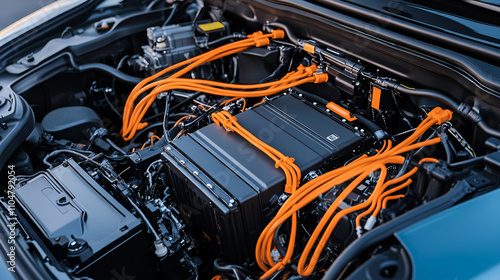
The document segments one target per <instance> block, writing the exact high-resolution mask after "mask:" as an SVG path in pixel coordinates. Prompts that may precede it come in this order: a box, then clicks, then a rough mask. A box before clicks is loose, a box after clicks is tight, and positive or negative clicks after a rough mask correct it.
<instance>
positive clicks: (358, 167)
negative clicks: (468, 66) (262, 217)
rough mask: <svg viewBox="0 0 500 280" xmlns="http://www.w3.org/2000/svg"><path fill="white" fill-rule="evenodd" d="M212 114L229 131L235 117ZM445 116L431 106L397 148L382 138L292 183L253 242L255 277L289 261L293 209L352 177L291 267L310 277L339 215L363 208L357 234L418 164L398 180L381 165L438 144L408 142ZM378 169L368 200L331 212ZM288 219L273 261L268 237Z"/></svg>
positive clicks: (294, 231) (445, 112) (399, 161)
mask: <svg viewBox="0 0 500 280" xmlns="http://www.w3.org/2000/svg"><path fill="white" fill-rule="evenodd" d="M222 115H224V116H225V119H222ZM219 116H220V118H219ZM213 117H215V118H217V119H218V121H219V124H222V125H223V126H224V127H226V128H229V129H230V130H231V131H233V130H232V129H233V126H234V127H235V126H236V120H235V119H234V117H230V115H229V116H228V114H225V113H219V114H217V115H215V116H213ZM451 117H452V112H451V111H449V110H443V109H442V108H439V107H436V108H434V109H433V110H432V111H431V112H430V113H429V114H428V116H427V118H426V119H425V120H424V121H423V122H422V123H421V124H420V125H419V126H418V127H417V129H416V130H415V132H414V133H413V134H412V135H410V136H409V137H408V138H406V139H405V140H404V141H403V142H401V143H400V144H398V145H397V146H395V147H392V143H391V142H390V141H387V142H385V144H384V147H383V148H382V149H381V150H380V151H379V152H378V153H377V154H376V155H374V156H367V155H364V156H362V157H361V158H359V159H357V160H355V161H353V162H351V163H350V164H348V165H346V166H344V167H341V168H338V169H335V170H332V171H330V172H328V173H325V174H323V175H321V176H319V177H317V178H315V179H314V180H311V181H309V182H307V183H306V184H304V185H302V186H301V187H300V188H295V187H293V188H292V193H291V195H290V197H289V198H288V199H287V200H286V202H285V203H284V204H283V206H282V207H281V208H280V210H279V211H278V213H277V214H276V216H275V217H274V218H273V219H272V220H271V222H270V223H269V224H268V225H267V226H266V228H265V229H264V230H263V232H262V233H261V235H260V237H259V240H258V241H257V246H256V249H255V257H256V260H257V264H258V265H259V267H260V268H261V269H262V270H263V271H264V272H265V273H264V274H263V275H262V276H261V279H264V278H267V277H269V276H271V275H272V274H273V273H275V272H276V271H278V270H280V269H282V268H283V267H285V266H286V265H287V264H289V263H290V261H291V259H292V256H293V251H294V247H295V239H296V234H297V211H298V210H300V209H301V208H302V207H304V206H306V205H307V204H309V203H310V202H312V201H313V200H315V199H316V198H317V197H318V196H319V195H320V194H322V193H324V192H326V191H327V190H329V189H330V188H331V187H332V186H335V185H338V184H342V183H344V182H347V181H349V180H351V179H353V180H352V182H351V183H349V185H348V186H347V187H346V188H345V189H344V191H342V193H341V194H340V195H339V196H338V197H337V198H336V199H335V201H334V202H333V203H332V205H331V206H330V207H329V208H328V210H327V211H326V213H325V214H324V215H323V217H322V218H321V221H320V222H319V224H318V225H317V226H316V228H315V230H314V232H313V234H312V235H311V237H310V238H309V240H308V242H307V244H306V246H305V248H304V249H303V251H302V252H301V255H300V259H299V262H298V265H297V272H298V273H299V274H300V275H303V276H307V275H310V274H311V273H312V272H313V271H314V268H315V266H316V263H317V262H318V259H319V257H320V254H321V252H322V250H323V248H324V246H325V244H326V242H327V241H328V239H329V238H330V236H331V234H332V232H333V230H334V229H335V227H336V225H337V223H338V222H339V221H340V219H341V218H342V217H343V216H345V215H347V214H349V213H353V212H355V211H359V210H362V209H364V208H366V207H369V208H368V209H367V210H366V211H364V212H363V213H361V214H360V215H358V217H357V219H356V225H357V228H358V232H359V231H360V230H361V229H360V227H361V218H362V217H363V216H366V215H368V214H370V213H372V212H373V214H372V215H373V216H376V215H377V214H378V211H380V208H381V207H383V206H384V204H385V203H387V200H388V199H395V197H394V196H389V195H390V194H392V193H394V192H396V191H398V190H401V189H403V188H404V187H406V186H408V185H410V184H411V182H412V181H411V179H409V177H411V176H412V175H413V174H415V173H416V172H417V170H418V167H415V168H413V169H412V170H411V171H409V172H407V173H406V174H404V175H402V176H401V177H399V178H395V179H392V180H388V181H386V179H387V168H386V165H388V164H398V165H401V164H403V163H404V157H403V156H401V154H403V153H406V152H409V151H411V150H414V149H418V148H420V147H424V146H428V145H434V144H437V143H439V142H440V141H441V140H440V138H439V137H437V138H434V139H430V140H427V141H423V142H419V143H414V142H415V141H416V140H417V139H418V138H419V137H420V136H421V135H422V134H423V133H425V132H426V131H427V130H428V129H429V128H430V127H432V126H433V125H435V124H438V125H440V124H442V123H443V122H445V121H449V120H450V119H451ZM235 132H237V133H240V132H238V131H237V130H235ZM240 135H241V134H240ZM422 161H435V159H428V158H426V159H423V160H422ZM422 161H421V162H422ZM378 170H380V176H379V180H378V182H377V184H376V186H375V189H374V191H373V193H372V195H371V196H370V197H369V199H367V200H366V201H365V202H363V203H360V204H358V205H355V206H352V207H350V208H347V209H344V210H342V211H340V212H338V213H337V214H335V215H334V216H333V214H334V213H335V212H336V211H337V208H338V207H339V205H340V203H341V202H342V201H343V200H344V199H345V198H346V197H347V195H348V194H349V193H351V192H352V191H353V190H354V189H355V188H356V187H357V186H358V185H359V184H360V183H361V182H362V181H364V180H365V178H366V177H367V176H369V175H370V174H371V173H373V172H375V171H378ZM287 179H288V178H287ZM405 180H406V181H405ZM403 181H405V182H403ZM401 182H403V183H402V184H400V185H398V186H397V187H395V188H393V189H391V190H388V191H386V192H384V190H386V189H387V188H388V187H390V186H392V185H396V184H398V183H401ZM384 198H386V199H384ZM384 202H385V203H384ZM332 216H333V218H332ZM290 218H291V219H292V226H291V230H290V234H289V236H290V238H289V241H288V246H287V249H286V254H285V256H281V260H280V261H279V262H277V263H275V261H274V260H273V257H272V254H271V253H272V251H273V248H274V247H275V244H273V236H274V234H275V231H276V230H278V229H279V228H280V226H281V225H282V224H283V223H284V222H286V221H287V220H288V219H290ZM320 236H321V237H320ZM318 239H319V241H318ZM313 249H314V252H313V254H312V256H310V255H311V251H312V250H313ZM308 260H309V262H308V264H306V262H307V261H308Z"/></svg>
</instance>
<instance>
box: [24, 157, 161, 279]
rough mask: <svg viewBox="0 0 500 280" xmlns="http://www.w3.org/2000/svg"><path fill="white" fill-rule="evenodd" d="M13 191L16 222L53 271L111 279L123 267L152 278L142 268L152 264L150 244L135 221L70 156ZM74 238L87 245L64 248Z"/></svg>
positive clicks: (68, 245)
mask: <svg viewBox="0 0 500 280" xmlns="http://www.w3.org/2000/svg"><path fill="white" fill-rule="evenodd" d="M15 193H16V199H17V204H16V210H17V211H18V213H19V216H20V221H21V224H22V225H23V227H24V228H25V229H26V230H27V231H28V232H29V234H30V235H31V236H32V237H34V239H35V240H36V241H38V244H40V246H41V247H42V248H43V249H44V251H45V252H47V254H48V256H49V258H50V259H51V263H52V264H53V265H55V266H56V267H57V268H58V269H60V270H66V271H68V272H72V273H73V274H74V275H75V276H88V277H92V278H94V279H111V278H113V277H116V275H120V273H122V269H123V267H126V270H127V274H128V275H135V276H139V275H141V277H142V276H144V275H146V277H153V275H150V271H152V270H150V269H146V268H145V267H148V266H152V265H154V263H153V262H152V261H150V260H149V254H148V251H147V246H148V245H150V244H152V242H148V240H149V238H148V235H147V234H146V233H145V232H144V230H143V225H142V223H141V221H140V220H139V219H138V218H136V217H135V216H134V215H132V214H131V213H130V212H129V211H128V210H127V209H126V208H125V207H123V206H122V205H121V204H120V203H118V202H117V201H116V200H115V199H114V198H113V197H112V196H111V195H110V194H109V193H107V192H106V191H105V190H104V189H103V188H102V187H101V186H99V185H98V184H97V182H96V181H95V180H93V179H92V177H90V176H89V175H88V174H87V173H86V172H85V171H84V170H83V169H82V168H80V166H78V164H77V163H75V162H74V161H73V160H72V159H69V160H67V161H65V162H64V163H63V164H61V165H59V166H57V167H55V168H53V169H51V170H48V171H46V172H41V173H39V174H38V175H36V176H34V177H33V178H32V179H30V180H29V181H27V182H23V183H20V184H18V185H17V187H16V190H15ZM74 240H79V243H80V244H84V243H86V244H87V245H88V246H85V247H81V248H80V251H78V250H70V249H68V248H69V247H71V246H70V243H71V242H72V241H74ZM77 247H78V246H77ZM148 279H151V278H148Z"/></svg>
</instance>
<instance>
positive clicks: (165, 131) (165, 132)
mask: <svg viewBox="0 0 500 280" xmlns="http://www.w3.org/2000/svg"><path fill="white" fill-rule="evenodd" d="M171 94H172V93H171V91H169V92H167V96H166V97H165V112H164V114H163V136H165V141H167V144H168V143H170V135H169V133H168V114H169V109H170V96H171Z"/></svg>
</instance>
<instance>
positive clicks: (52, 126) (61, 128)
mask: <svg viewBox="0 0 500 280" xmlns="http://www.w3.org/2000/svg"><path fill="white" fill-rule="evenodd" d="M100 126H101V118H100V117H99V115H98V114H97V113H96V112H95V111H94V110H92V109H91V108H89V107H84V106H72V107H63V108H59V109H55V110H53V111H51V112H49V113H48V114H47V115H46V116H45V117H44V118H43V120H42V128H43V130H44V131H45V132H47V133H50V134H52V135H53V136H54V137H56V138H57V139H66V140H70V141H73V142H78V141H81V140H86V139H88V138H89V132H88V131H87V129H89V128H93V127H94V128H97V127H100Z"/></svg>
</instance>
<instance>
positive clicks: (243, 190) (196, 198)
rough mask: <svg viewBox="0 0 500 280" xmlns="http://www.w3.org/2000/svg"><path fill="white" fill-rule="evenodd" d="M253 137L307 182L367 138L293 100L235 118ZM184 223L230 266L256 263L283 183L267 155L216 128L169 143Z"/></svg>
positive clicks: (288, 98)
mask: <svg viewBox="0 0 500 280" xmlns="http://www.w3.org/2000/svg"><path fill="white" fill-rule="evenodd" d="M236 118H237V120H238V123H239V124H241V125H242V126H243V127H244V128H245V129H247V130H248V131H249V132H251V133H252V134H253V135H255V136H256V137H258V138H259V139H261V140H262V141H264V142H265V143H267V144H269V145H270V146H272V147H274V148H275V149H277V150H279V151H280V152H281V153H283V154H284V155H285V156H289V157H293V158H294V159H295V164H296V165H297V166H298V167H299V168H300V170H301V172H302V175H303V176H304V175H305V174H306V173H307V172H309V171H311V170H313V169H316V168H319V167H320V166H321V165H322V164H323V163H325V162H327V161H330V160H334V159H335V158H338V157H341V156H343V155H345V154H346V153H349V152H351V151H352V148H355V147H357V146H359V144H360V143H361V142H362V141H363V139H364V138H363V136H361V135H359V134H358V133H357V132H356V130H355V129H353V128H352V127H350V126H349V125H348V124H346V123H343V122H342V121H339V119H337V118H335V117H333V116H330V115H328V114H327V113H326V112H321V111H320V110H319V109H318V108H314V106H312V105H310V104H308V103H307V102H305V101H303V100H300V99H298V98H296V97H294V96H292V95H284V96H280V97H278V98H275V99H273V100H270V101H268V102H266V103H264V104H261V105H259V106H257V107H255V108H252V109H250V110H247V111H245V112H243V113H240V114H238V115H237V116H236ZM162 156H163V158H164V161H165V166H166V167H167V169H168V170H167V171H168V172H167V173H168V174H169V180H170V184H171V186H172V187H173V189H174V196H175V199H176V200H177V202H178V204H179V207H180V209H181V211H182V212H183V215H184V217H185V218H186V220H187V222H188V224H190V225H191V226H192V227H193V228H194V230H195V231H197V232H198V233H199V234H200V235H201V237H202V238H203V239H205V240H206V241H207V242H208V243H209V244H210V245H211V247H212V248H213V249H214V250H216V251H217V253H218V254H219V255H221V256H222V257H223V258H225V259H226V260H228V261H229V260H230V261H231V262H233V263H234V262H239V263H244V262H245V261H247V260H250V259H253V257H252V256H253V252H254V248H255V244H256V241H257V239H258V236H259V234H260V232H261V231H262V230H263V228H264V226H265V224H266V222H268V221H269V220H270V219H271V217H270V216H271V215H272V214H273V213H274V211H273V209H272V207H276V205H275V203H274V205H273V203H272V201H276V197H277V195H280V194H282V193H283V190H284V184H285V175H284V173H283V171H282V170H281V169H277V168H276V167H275V162H274V161H273V160H272V159H270V158H269V157H268V156H267V155H266V154H264V153H263V152H262V151H260V150H259V149H257V148H256V147H254V146H253V145H252V144H250V143H248V142H247V141H246V140H245V139H244V138H242V137H241V136H239V135H238V134H236V133H234V132H227V131H225V130H224V128H222V127H220V126H218V125H216V124H211V125H208V126H206V127H204V128H202V129H200V130H198V131H196V132H193V133H191V134H189V135H186V136H184V137H181V138H179V139H176V140H174V141H172V142H171V143H170V144H169V145H167V146H166V147H165V152H164V153H162Z"/></svg>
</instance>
